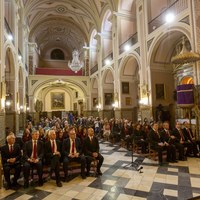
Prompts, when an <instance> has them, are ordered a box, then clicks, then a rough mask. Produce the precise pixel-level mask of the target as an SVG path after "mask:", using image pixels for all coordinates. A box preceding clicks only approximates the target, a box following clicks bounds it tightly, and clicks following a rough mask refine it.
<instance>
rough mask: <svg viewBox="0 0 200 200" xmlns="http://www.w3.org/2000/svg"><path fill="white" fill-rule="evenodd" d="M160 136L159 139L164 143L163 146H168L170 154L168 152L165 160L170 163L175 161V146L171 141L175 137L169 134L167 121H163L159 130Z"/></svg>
mask: <svg viewBox="0 0 200 200" xmlns="http://www.w3.org/2000/svg"><path fill="white" fill-rule="evenodd" d="M160 137H161V141H162V142H163V143H164V144H165V146H167V147H168V148H170V154H169V157H168V160H167V162H172V163H175V162H177V160H176V146H175V144H174V142H173V139H174V138H175V137H174V136H173V135H172V134H171V132H170V130H169V123H168V122H167V121H165V122H164V123H163V130H162V131H160Z"/></svg>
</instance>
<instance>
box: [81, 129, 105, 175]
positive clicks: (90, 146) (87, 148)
mask: <svg viewBox="0 0 200 200" xmlns="http://www.w3.org/2000/svg"><path fill="white" fill-rule="evenodd" d="M84 153H85V155H86V159H87V176H89V173H90V165H91V162H92V161H93V160H94V159H96V160H98V164H97V173H98V175H102V172H101V170H100V168H101V166H102V164H103V161H104V157H103V156H102V155H101V154H100V153H99V141H98V139H97V137H95V136H94V129H93V128H88V136H87V137H86V138H85V140H84Z"/></svg>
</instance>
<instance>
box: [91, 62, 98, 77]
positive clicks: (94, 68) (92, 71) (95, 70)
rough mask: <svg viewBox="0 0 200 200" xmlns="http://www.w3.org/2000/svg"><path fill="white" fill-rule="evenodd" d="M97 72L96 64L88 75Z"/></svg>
mask: <svg viewBox="0 0 200 200" xmlns="http://www.w3.org/2000/svg"><path fill="white" fill-rule="evenodd" d="M97 71H98V64H96V65H95V66H94V67H92V68H91V69H90V75H92V74H94V73H95V72H97Z"/></svg>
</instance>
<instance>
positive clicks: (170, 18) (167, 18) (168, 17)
mask: <svg viewBox="0 0 200 200" xmlns="http://www.w3.org/2000/svg"><path fill="white" fill-rule="evenodd" d="M174 19H175V15H174V14H173V13H168V14H166V16H165V21H166V22H167V23H171V22H173V21H174Z"/></svg>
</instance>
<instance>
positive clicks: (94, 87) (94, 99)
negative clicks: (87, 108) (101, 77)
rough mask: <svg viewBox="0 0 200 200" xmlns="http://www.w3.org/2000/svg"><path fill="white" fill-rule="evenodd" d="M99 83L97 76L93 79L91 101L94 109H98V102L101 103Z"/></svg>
mask: <svg viewBox="0 0 200 200" xmlns="http://www.w3.org/2000/svg"><path fill="white" fill-rule="evenodd" d="M98 93H99V84H98V78H97V77H96V76H95V77H93V79H92V80H91V100H92V101H91V102H92V106H91V107H92V110H96V109H97V106H98V103H99V96H98Z"/></svg>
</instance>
